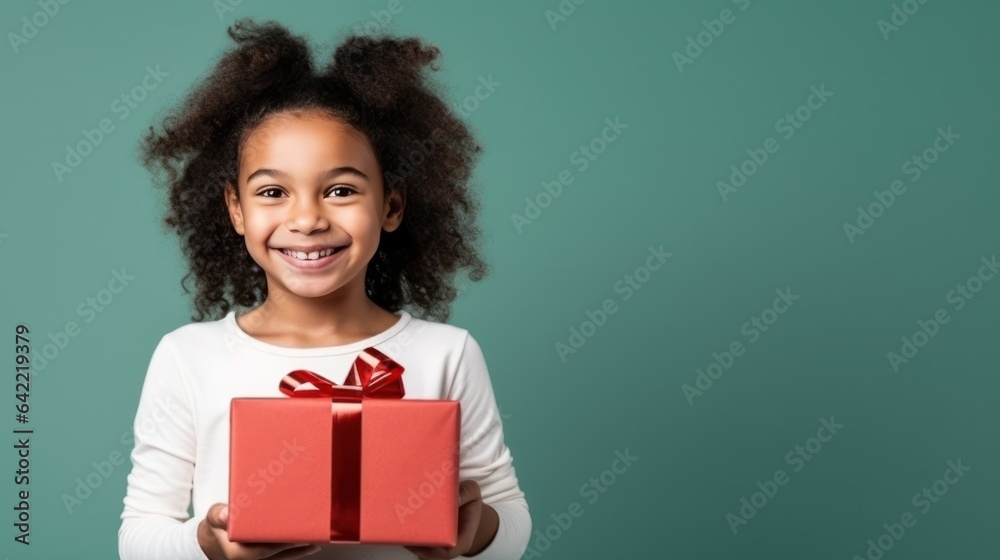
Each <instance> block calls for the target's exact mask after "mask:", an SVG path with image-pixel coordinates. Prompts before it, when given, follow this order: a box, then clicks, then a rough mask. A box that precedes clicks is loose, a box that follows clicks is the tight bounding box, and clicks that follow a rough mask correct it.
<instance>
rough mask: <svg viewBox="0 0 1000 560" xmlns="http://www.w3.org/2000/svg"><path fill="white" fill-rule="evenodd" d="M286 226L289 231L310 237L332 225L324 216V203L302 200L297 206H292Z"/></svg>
mask: <svg viewBox="0 0 1000 560" xmlns="http://www.w3.org/2000/svg"><path fill="white" fill-rule="evenodd" d="M286 226H287V227H288V230H289V231H295V232H299V233H302V234H306V235H308V234H310V233H312V232H314V231H322V230H324V229H326V228H328V227H329V226H330V223H329V221H328V220H327V219H326V218H325V217H324V216H323V210H322V203H318V202H317V201H315V200H309V199H307V198H300V199H299V201H298V202H297V203H296V204H294V205H292V207H291V209H290V211H289V216H288V221H287V224H286Z"/></svg>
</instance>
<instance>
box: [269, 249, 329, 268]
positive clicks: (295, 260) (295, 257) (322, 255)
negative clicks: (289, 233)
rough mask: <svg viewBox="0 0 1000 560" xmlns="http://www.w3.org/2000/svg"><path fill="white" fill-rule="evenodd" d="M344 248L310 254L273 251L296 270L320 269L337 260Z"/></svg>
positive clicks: (282, 250)
mask: <svg viewBox="0 0 1000 560" xmlns="http://www.w3.org/2000/svg"><path fill="white" fill-rule="evenodd" d="M345 248H346V247H336V248H330V249H323V250H320V251H313V252H311V253H303V252H301V251H289V250H288V249H275V251H277V252H279V253H281V257H282V259H284V260H285V261H286V262H288V263H289V264H291V265H292V266H295V267H296V268H307V269H313V268H322V267H324V266H326V265H328V264H330V263H332V262H334V261H335V260H337V259H338V256H339V255H340V254H341V253H342V252H344V249H345Z"/></svg>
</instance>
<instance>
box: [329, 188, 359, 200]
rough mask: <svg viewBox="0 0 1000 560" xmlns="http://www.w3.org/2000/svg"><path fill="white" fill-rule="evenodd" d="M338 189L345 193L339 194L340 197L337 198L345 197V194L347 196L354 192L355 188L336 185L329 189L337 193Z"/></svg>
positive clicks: (331, 192)
mask: <svg viewBox="0 0 1000 560" xmlns="http://www.w3.org/2000/svg"><path fill="white" fill-rule="evenodd" d="M337 191H340V192H341V193H343V194H342V196H339V197H336V198H343V197H344V196H347V195H348V194H350V193H353V192H354V189H352V188H351V187H347V186H340V187H336V188H334V189H331V190H330V191H329V193H330V194H333V193H335V192H337Z"/></svg>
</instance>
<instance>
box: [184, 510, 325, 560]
mask: <svg viewBox="0 0 1000 560" xmlns="http://www.w3.org/2000/svg"><path fill="white" fill-rule="evenodd" d="M228 518H229V507H228V506H227V505H226V504H221V503H219V504H212V507H211V508H209V509H208V513H207V514H206V515H205V519H202V520H201V523H199V524H198V544H199V545H201V549H202V551H204V552H205V555H206V556H208V557H209V558H210V559H211V560H257V559H259V558H271V559H273V560H294V559H295V558H302V557H304V556H307V555H309V554H314V553H316V552H319V551H320V548H319V546H318V545H306V544H301V543H253V544H239V543H234V542H230V541H229V532H228V531H227V530H226V522H227V521H228Z"/></svg>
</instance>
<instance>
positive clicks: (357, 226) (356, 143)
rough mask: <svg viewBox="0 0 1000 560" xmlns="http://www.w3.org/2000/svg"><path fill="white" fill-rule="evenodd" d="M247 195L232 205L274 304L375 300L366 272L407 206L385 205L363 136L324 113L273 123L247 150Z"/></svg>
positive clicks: (231, 199)
mask: <svg viewBox="0 0 1000 560" xmlns="http://www.w3.org/2000/svg"><path fill="white" fill-rule="evenodd" d="M238 187H239V193H240V197H239V199H237V198H236V196H235V193H233V192H232V191H229V192H228V193H227V195H226V204H227V206H228V207H229V213H230V218H231V220H232V223H233V227H234V228H235V229H236V232H237V233H239V234H240V235H242V236H244V238H245V241H246V246H247V250H248V251H249V252H250V256H251V257H252V258H253V260H254V261H256V262H257V264H258V266H260V267H261V268H262V269H263V270H264V273H265V274H266V276H267V284H268V295H269V296H273V295H275V294H276V293H277V292H279V291H281V292H286V293H290V294H294V295H297V296H300V297H310V298H319V297H324V296H327V295H329V294H331V293H334V292H338V291H340V293H341V295H345V296H347V297H359V298H363V297H366V296H365V287H364V280H365V270H366V268H367V266H368V262H369V261H370V260H371V259H372V257H373V256H374V255H375V253H376V252H377V249H378V244H379V235H380V232H381V230H383V229H384V230H386V231H394V230H395V229H396V228H397V227H398V226H399V223H400V221H401V219H402V199H401V197H400V195H399V194H398V192H397V193H393V194H392V195H391V196H390V197H385V196H384V194H383V186H382V170H381V168H380V166H379V164H378V160H377V159H376V157H375V152H374V150H373V148H372V146H371V144H370V143H369V141H368V139H367V137H366V136H365V135H364V134H363V133H361V132H360V131H358V130H357V129H355V128H353V127H351V126H350V125H347V124H344V123H343V122H341V121H339V120H336V119H333V118H332V117H329V116H327V115H324V114H321V113H316V112H307V113H303V114H300V115H299V116H292V115H276V116H272V117H269V118H268V119H267V120H265V121H264V122H263V123H261V125H260V126H258V127H257V128H256V129H255V130H254V131H253V132H252V133H251V135H250V136H249V137H248V138H247V140H246V142H245V143H244V146H243V152H242V156H241V161H240V171H239V185H238Z"/></svg>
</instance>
